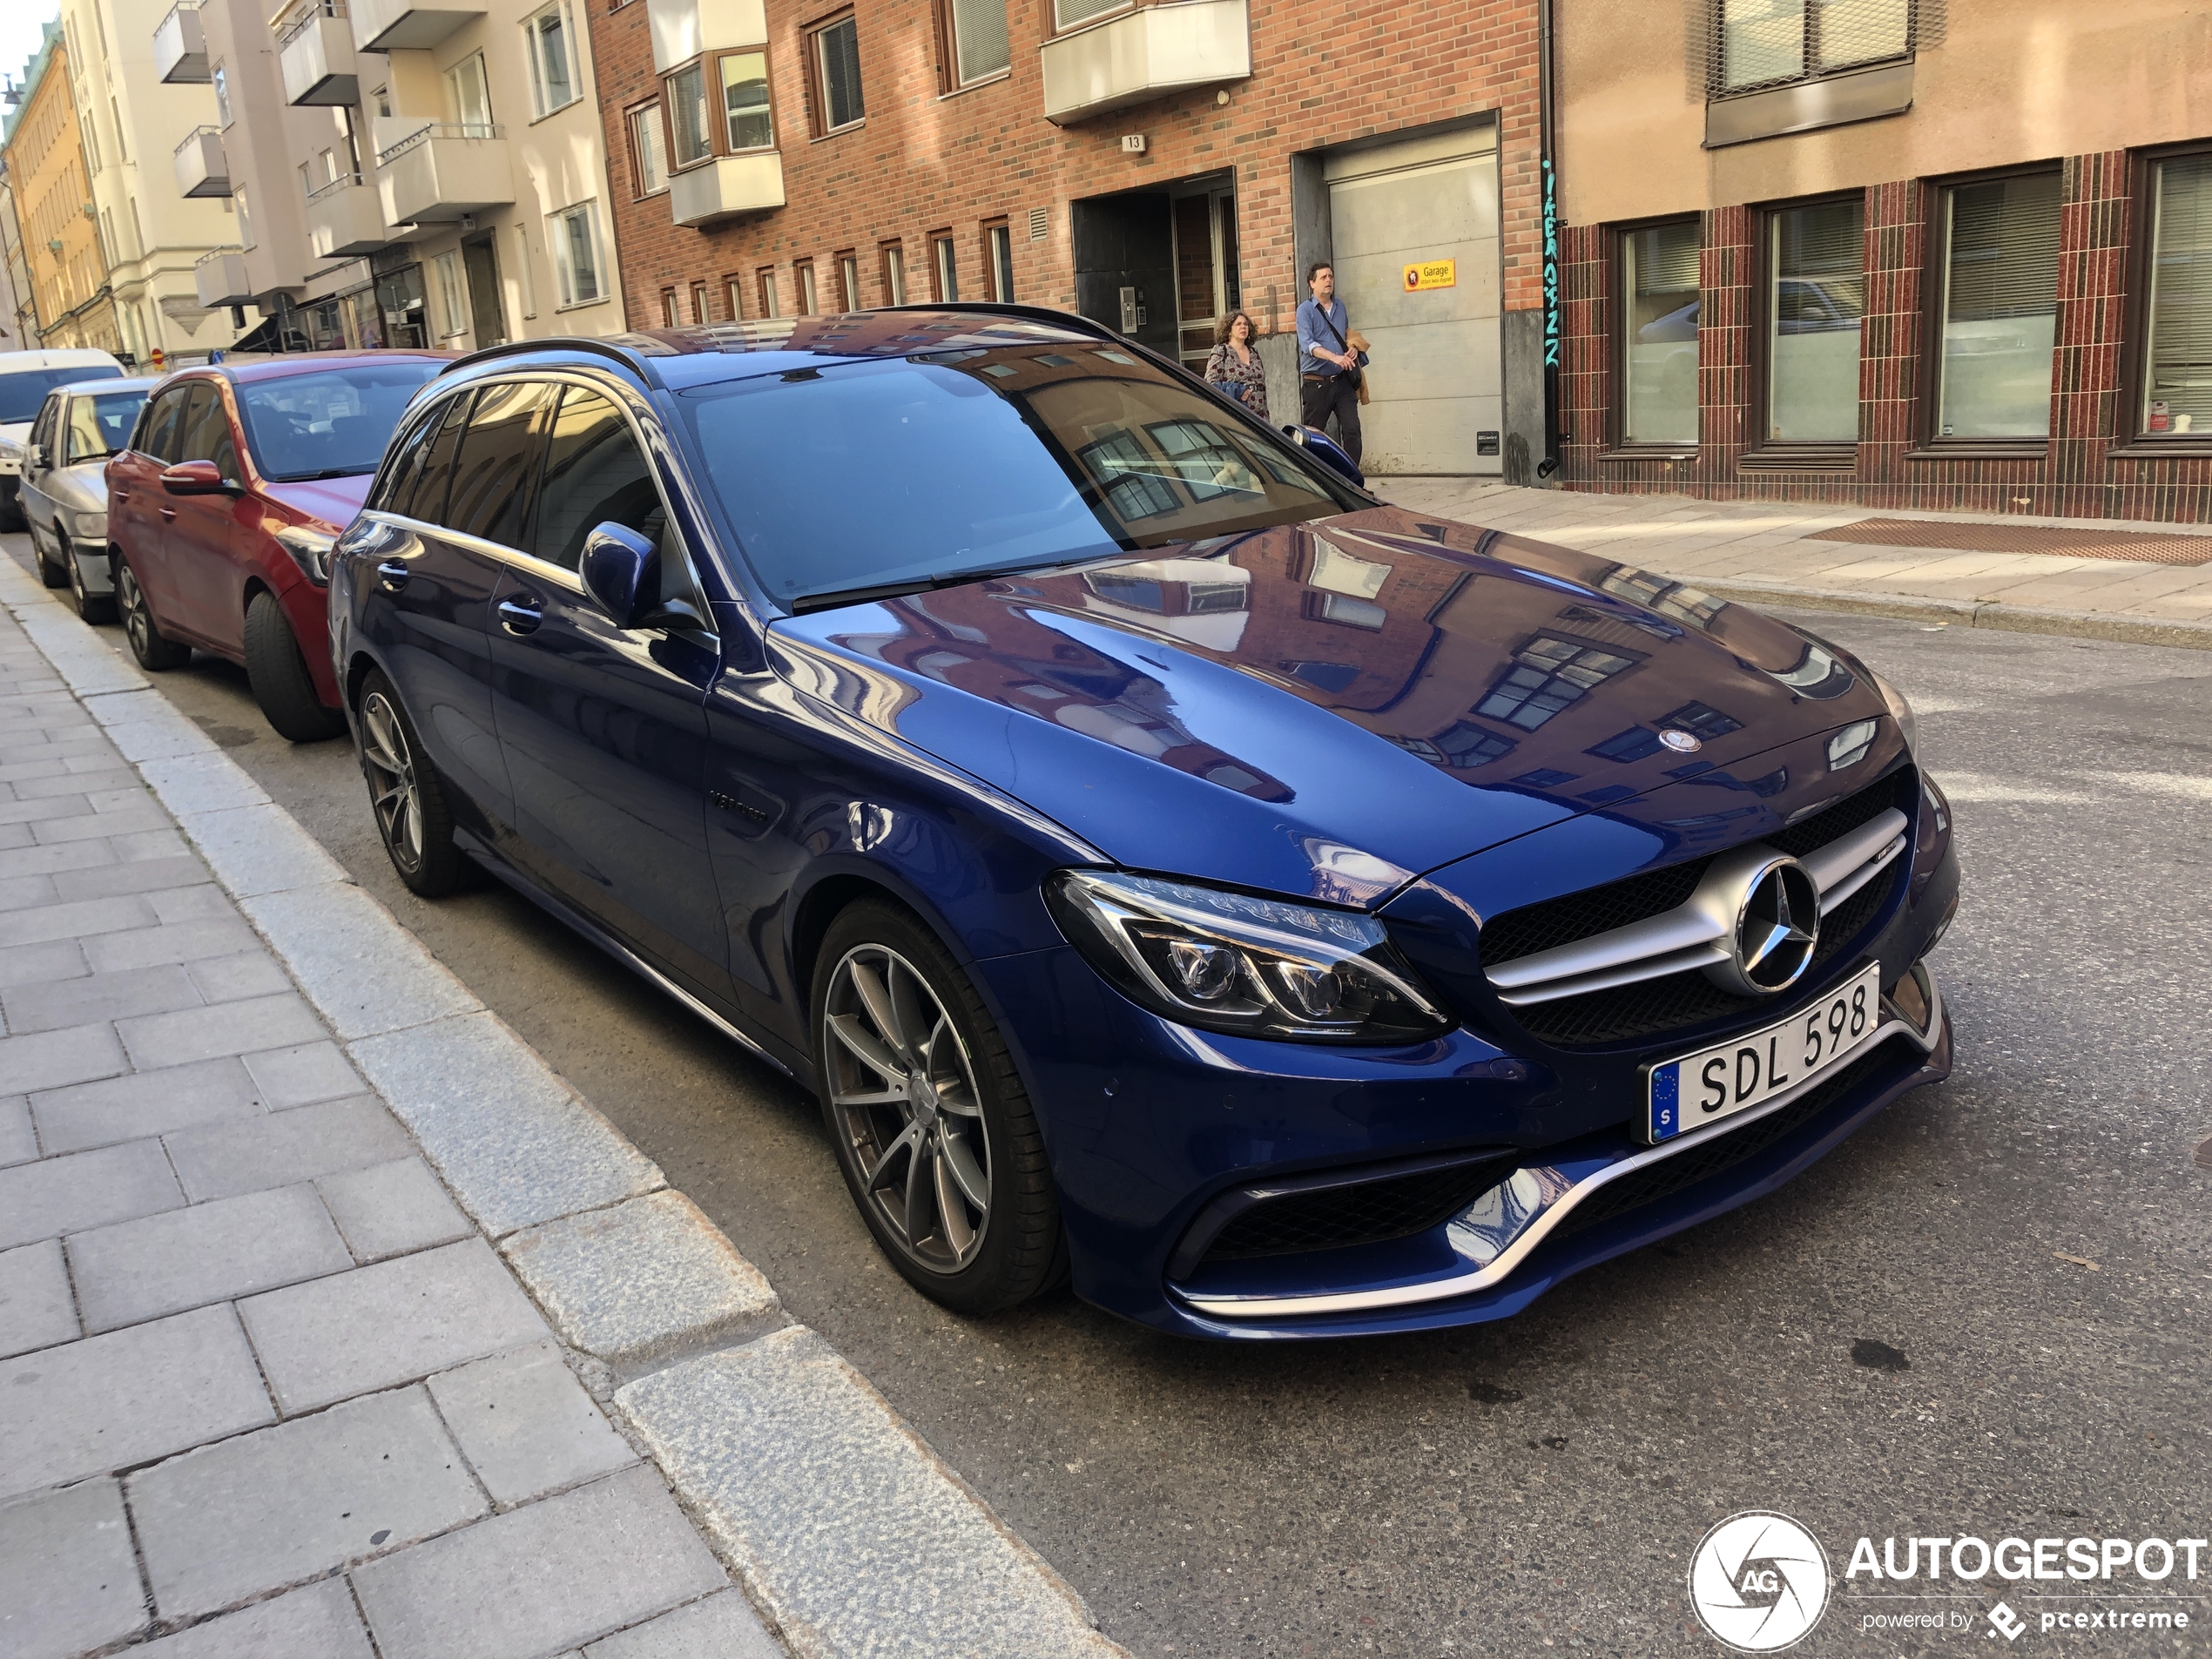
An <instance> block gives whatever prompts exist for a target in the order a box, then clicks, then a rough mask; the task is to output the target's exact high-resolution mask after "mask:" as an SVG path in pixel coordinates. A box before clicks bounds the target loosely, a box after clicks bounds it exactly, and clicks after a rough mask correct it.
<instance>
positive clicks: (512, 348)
mask: <svg viewBox="0 0 2212 1659" xmlns="http://www.w3.org/2000/svg"><path fill="white" fill-rule="evenodd" d="M543 351H576V352H583V353H585V354H590V355H592V356H597V357H604V358H608V359H610V361H614V362H616V363H618V364H620V365H621V366H622V367H623V368H626V369H628V370H629V371H630V372H631V374H635V375H637V378H638V379H640V380H642V381H644V382H645V384H646V385H648V386H650V387H651V388H653V389H654V390H656V391H666V390H667V389H668V388H666V387H665V386H664V385H662V384H661V378H660V376H659V375H658V374H655V373H654V372H653V370H652V368H651V360H650V359H648V358H647V357H646V356H645V354H644V353H642V352H637V351H632V350H629V349H626V348H624V347H620V346H617V345H613V344H611V343H610V342H609V341H605V340H603V339H600V338H598V337H597V336H596V335H591V334H547V335H544V336H543V337H542V338H539V339H536V340H509V341H505V342H503V343H502V344H500V345H497V346H486V347H483V348H482V350H480V351H472V352H470V353H469V354H468V355H467V356H465V357H456V358H455V359H454V360H453V361H451V362H450V363H448V364H447V365H446V366H445V368H444V369H443V370H442V372H441V374H440V376H439V378H440V379H443V378H444V377H445V375H447V374H454V373H455V372H457V371H459V370H461V369H464V368H474V367H475V365H477V364H478V363H488V362H493V361H497V360H498V359H500V358H502V357H519V356H521V355H523V354H525V353H534V352H543Z"/></svg>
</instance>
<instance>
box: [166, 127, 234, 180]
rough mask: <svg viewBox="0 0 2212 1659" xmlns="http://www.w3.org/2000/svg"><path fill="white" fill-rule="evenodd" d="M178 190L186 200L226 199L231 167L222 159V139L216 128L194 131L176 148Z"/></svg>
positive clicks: (195, 129) (187, 134)
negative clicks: (200, 198)
mask: <svg viewBox="0 0 2212 1659" xmlns="http://www.w3.org/2000/svg"><path fill="white" fill-rule="evenodd" d="M177 188H178V190H179V191H180V192H183V193H184V194H185V195H186V196H227V195H229V194H230V193H231V164H230V163H229V161H227V160H226V158H224V155H223V135H222V133H221V132H219V131H218V130H217V129H215V128H213V127H194V128H193V129H192V131H191V132H188V133H186V134H185V141H184V142H183V143H182V144H180V145H178V146H177Z"/></svg>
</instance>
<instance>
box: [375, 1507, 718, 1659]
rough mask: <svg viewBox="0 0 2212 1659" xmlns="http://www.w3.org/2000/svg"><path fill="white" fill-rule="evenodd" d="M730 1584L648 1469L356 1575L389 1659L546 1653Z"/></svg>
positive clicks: (523, 1657)
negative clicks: (451, 1655) (450, 1655)
mask: <svg viewBox="0 0 2212 1659" xmlns="http://www.w3.org/2000/svg"><path fill="white" fill-rule="evenodd" d="M727 1582H728V1579H727V1576H726V1575H725V1574H724V1572H723V1570H722V1568H721V1567H720V1565H719V1564H718V1563H717V1561H715V1559H714V1557H713V1555H712V1554H711V1553H709V1551H708V1549H707V1548H706V1546H705V1544H704V1543H702V1542H701V1541H699V1535H698V1534H697V1533H696V1532H694V1531H692V1529H691V1525H690V1524H689V1523H688V1522H687V1521H685V1519H684V1515H683V1512H682V1511H681V1510H679V1509H678V1507H676V1501H675V1500H674V1499H673V1498H671V1496H670V1495H669V1493H668V1489H667V1488H666V1487H664V1486H663V1485H662V1484H661V1480H660V1477H659V1476H658V1474H655V1473H654V1472H653V1471H652V1470H651V1469H649V1468H644V1467H637V1468H632V1469H629V1470H625V1471H624V1472H622V1473H620V1474H612V1475H609V1476H608V1477H607V1478H606V1479H605V1480H598V1481H595V1482H593V1483H592V1484H591V1485H590V1486H587V1487H579V1488H577V1490H576V1491H574V1492H570V1493H565V1494H563V1495H561V1496H560V1497H557V1498H549V1499H547V1500H545V1501H543V1502H542V1503H534V1504H531V1505H530V1506H529V1507H527V1508H523V1509H516V1510H514V1511H511V1512H509V1514H503V1515H496V1516H494V1517H493V1518H492V1519H491V1520H489V1521H481V1522H479V1523H478V1524H477V1525H475V1526H474V1527H469V1528H468V1529H466V1530H465V1531H462V1532H456V1533H453V1534H448V1536H446V1537H443V1538H439V1539H435V1540H433V1541H430V1542H428V1543H426V1544H419V1545H417V1546H415V1548H413V1549H409V1550H407V1551H405V1552H403V1553H401V1554H398V1555H395V1556H392V1557H390V1558H389V1559H388V1560H384V1561H374V1562H372V1563H370V1564H369V1565H368V1566H367V1567H364V1568H360V1569H359V1570H358V1571H356V1572H355V1573H354V1586H355V1588H357V1589H358V1591H359V1592H360V1595H361V1608H362V1609H363V1611H365V1612H366V1613H367V1614H368V1624H369V1629H370V1630H371V1631H373V1632H374V1635H375V1637H376V1645H377V1649H378V1651H379V1652H380V1653H381V1655H382V1656H383V1659H442V1656H446V1655H449V1654H466V1655H469V1656H470V1659H540V1656H543V1655H547V1654H551V1653H556V1652H557V1651H559V1650H560V1649H563V1648H573V1647H576V1646H577V1645H579V1644H581V1643H583V1642H588V1641H590V1640H592V1639H593V1638H595V1637H598V1636H603V1635H609V1634H610V1633H611V1632H613V1631H616V1630H618V1629H621V1628H622V1627H623V1626H624V1625H628V1624H632V1623H635V1622H637V1621H638V1620H640V1619H643V1618H645V1617H648V1616H649V1615H652V1614H655V1613H658V1612H660V1611H662V1610H663V1609H664V1608H670V1607H673V1606H675V1605H677V1604H678V1602H688V1601H690V1600H691V1599H692V1598H694V1597H696V1596H698V1595H705V1593H707V1592H708V1591H710V1590H714V1589H718V1588H721V1587H722V1586H723V1585H724V1584H725V1583H727Z"/></svg>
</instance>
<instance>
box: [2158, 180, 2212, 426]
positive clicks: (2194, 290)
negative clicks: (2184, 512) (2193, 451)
mask: <svg viewBox="0 0 2212 1659" xmlns="http://www.w3.org/2000/svg"><path fill="white" fill-rule="evenodd" d="M2149 246H2150V280H2149V284H2148V302H2147V305H2146V307H2145V311H2146V317H2147V320H2148V323H2149V328H2148V339H2147V340H2146V341H2145V342H2144V350H2143V360H2144V367H2145V373H2144V374H2143V407H2142V435H2143V436H2145V437H2146V438H2152V439H2156V440H2159V441H2161V442H2163V441H2168V440H2172V439H2175V438H2183V439H2188V438H2193V439H2195V441H2196V442H2199V443H2202V442H2205V440H2206V438H2207V437H2208V435H2212V155H2199V156H2183V157H2180V158H2175V159H2174V160H2171V161H2161V162H2159V163H2157V164H2156V165H2155V166H2154V167H2153V169H2152V172H2151V181H2150V234H2149Z"/></svg>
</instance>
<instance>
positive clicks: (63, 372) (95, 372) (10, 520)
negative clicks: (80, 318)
mask: <svg viewBox="0 0 2212 1659" xmlns="http://www.w3.org/2000/svg"><path fill="white" fill-rule="evenodd" d="M122 378H123V365H122V364H121V363H120V362H118V361H116V359H115V358H114V357H113V356H112V355H111V354H108V353H106V352H104V351H89V350H88V351H11V352H0V530H19V529H22V528H23V527H24V519H23V494H22V491H23V447H24V442H25V441H26V440H27V439H29V437H30V423H31V422H32V421H35V420H37V418H38V406H39V405H40V404H41V403H43V402H44V401H46V394H47V393H49V392H51V391H52V390H53V389H54V388H56V387H57V386H67V385H68V384H69V383H70V382H71V381H100V380H111V379H112V380H120V379H122Z"/></svg>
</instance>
